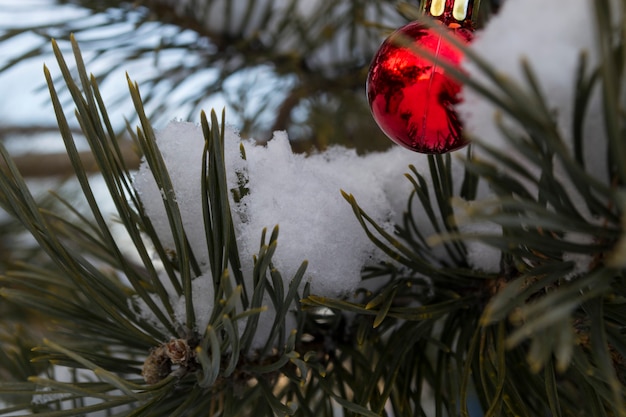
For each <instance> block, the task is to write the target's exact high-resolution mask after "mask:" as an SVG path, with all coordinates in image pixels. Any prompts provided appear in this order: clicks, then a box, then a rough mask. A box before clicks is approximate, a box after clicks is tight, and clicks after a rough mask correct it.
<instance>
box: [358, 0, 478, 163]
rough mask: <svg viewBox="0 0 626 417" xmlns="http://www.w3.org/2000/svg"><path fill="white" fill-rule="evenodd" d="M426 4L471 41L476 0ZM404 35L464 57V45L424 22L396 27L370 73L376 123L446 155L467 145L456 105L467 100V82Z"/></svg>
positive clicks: (399, 139) (406, 142)
mask: <svg viewBox="0 0 626 417" xmlns="http://www.w3.org/2000/svg"><path fill="white" fill-rule="evenodd" d="M425 7H426V9H425V10H426V14H428V15H430V16H432V17H434V18H436V19H437V20H439V21H440V22H442V24H444V25H445V26H447V27H448V28H449V30H450V33H451V34H453V35H454V36H456V37H457V38H458V39H459V40H461V41H462V42H463V43H468V42H470V41H471V39H472V36H473V29H474V28H473V23H472V20H471V15H472V0H428V1H426V6H425ZM400 39H405V40H406V39H408V40H410V41H411V42H412V43H413V45H414V46H415V48H417V49H422V50H426V51H427V52H430V53H431V54H432V55H434V56H436V58H437V60H440V61H446V62H447V63H449V64H452V65H455V66H459V65H460V62H461V59H462V57H463V53H462V52H461V51H460V50H459V49H458V48H456V47H454V46H453V45H452V44H451V43H450V42H449V41H447V40H446V39H444V38H443V37H442V36H441V35H439V34H438V33H437V32H435V31H434V30H432V29H429V28H427V27H425V26H424V25H423V24H421V23H419V22H413V23H409V24H408V25H406V26H403V27H402V28H400V29H398V30H397V31H396V32H394V33H393V34H392V35H391V36H389V38H387V40H385V42H384V43H383V44H382V45H381V47H380V49H379V50H378V52H377V53H376V56H375V57H374V59H373V61H372V65H371V67H370V70H369V73H368V76H367V85H366V89H367V98H368V101H369V105H370V108H371V110H372V114H373V116H374V119H375V120H376V123H378V126H380V128H381V129H382V130H383V132H384V133H385V134H386V135H387V136H389V138H390V139H391V140H393V141H394V142H396V143H397V144H399V145H402V146H404V147H406V148H408V149H411V150H413V151H416V152H421V153H428V154H441V153H445V152H449V151H452V150H455V149H458V148H460V147H462V146H464V145H466V144H467V142H466V141H465V139H464V138H463V136H462V134H461V131H462V126H461V121H460V120H459V117H458V115H457V113H456V111H455V109H454V106H455V105H456V104H458V103H459V102H460V101H461V98H460V91H461V84H460V83H459V82H458V81H456V80H455V79H453V78H452V77H451V76H449V75H448V74H447V73H446V71H445V70H444V69H443V68H441V66H440V65H438V64H437V62H434V63H433V62H432V61H430V60H428V59H426V58H423V57H422V56H420V55H418V54H416V53H415V52H414V50H411V49H409V48H408V47H406V46H400V45H399V40H400Z"/></svg>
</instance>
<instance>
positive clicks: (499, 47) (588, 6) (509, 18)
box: [458, 0, 607, 178]
mask: <svg viewBox="0 0 626 417" xmlns="http://www.w3.org/2000/svg"><path fill="white" fill-rule="evenodd" d="M595 31H596V28H595V14H594V10H593V2H592V1H591V0H551V1H545V0H515V1H507V2H505V3H504V5H503V6H502V8H501V10H500V11H499V13H498V14H497V15H494V16H493V17H492V18H491V20H490V21H489V22H488V24H487V26H486V27H485V28H484V29H483V30H481V31H478V32H477V33H476V37H475V39H474V41H473V42H472V44H471V45H470V49H472V50H474V51H475V52H477V53H478V54H479V55H480V57H481V58H482V59H484V60H485V61H487V62H488V63H489V64H490V65H491V66H492V67H493V68H494V69H495V70H497V72H498V73H499V74H500V75H501V76H502V78H503V79H505V80H509V81H514V82H517V83H519V85H521V86H522V87H523V88H524V89H525V90H527V91H528V90H529V84H528V82H527V80H526V77H525V76H524V74H523V71H522V65H521V64H522V60H525V61H527V62H528V64H529V65H530V67H531V70H532V71H533V74H534V76H535V77H536V79H537V81H538V83H539V86H540V88H541V92H542V95H543V97H544V98H545V99H546V101H547V104H548V106H549V108H550V110H553V111H554V114H555V115H556V122H557V125H558V129H559V131H560V133H561V134H562V137H563V138H564V139H565V141H566V143H567V144H568V145H570V146H571V145H572V125H573V104H574V102H575V100H574V98H575V94H576V76H577V68H578V66H579V62H580V58H581V55H582V54H585V55H586V57H587V69H588V71H590V70H591V69H594V68H596V67H597V65H598V59H599V57H598V51H597V47H596V46H595V45H596V38H595ZM464 67H465V69H466V70H467V72H468V73H469V75H470V76H471V77H472V78H474V79H476V80H479V81H483V82H484V81H486V79H485V76H484V75H483V73H482V71H481V70H480V69H479V68H478V67H477V65H476V64H474V63H473V62H471V61H470V60H466V62H465V65H464ZM488 85H491V87H492V89H493V90H494V91H497V88H493V87H494V85H493V84H492V83H488ZM596 90H597V89H596ZM596 93H598V91H596ZM458 111H459V113H460V115H461V117H462V119H463V121H464V126H465V132H466V133H468V134H470V135H472V136H473V137H475V138H477V139H480V140H483V141H485V142H487V143H489V144H490V145H493V146H495V147H497V148H499V149H504V150H506V149H508V148H510V145H509V144H508V142H507V139H506V138H504V137H503V135H502V134H501V133H500V131H499V128H498V127H497V125H496V115H497V114H499V115H501V111H500V110H499V109H497V108H496V107H495V106H494V105H493V104H492V103H491V102H489V101H487V100H485V99H484V98H483V97H482V96H481V95H480V94H479V93H477V92H475V91H473V90H471V89H469V88H466V89H465V90H464V102H463V103H462V104H461V105H459V106H458ZM504 123H505V124H506V125H507V126H509V127H512V128H514V129H516V130H517V131H520V130H521V128H522V126H520V125H519V124H518V123H517V122H516V121H513V120H512V119H511V118H510V117H508V116H504ZM602 126H603V110H602V105H601V103H600V97H599V94H595V96H594V99H593V101H592V102H591V104H590V106H589V108H588V110H587V115H586V124H585V127H584V134H585V135H586V136H592V137H595V140H593V141H591V140H587V141H585V144H586V146H585V149H584V155H585V158H586V160H587V162H588V164H589V167H590V171H591V172H592V173H593V174H594V175H596V176H598V177H599V178H605V177H606V172H604V171H603V170H605V169H606V163H605V161H606V160H605V158H606V143H607V141H606V136H605V133H604V129H603V127H602Z"/></svg>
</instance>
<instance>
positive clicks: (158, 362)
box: [141, 345, 172, 384]
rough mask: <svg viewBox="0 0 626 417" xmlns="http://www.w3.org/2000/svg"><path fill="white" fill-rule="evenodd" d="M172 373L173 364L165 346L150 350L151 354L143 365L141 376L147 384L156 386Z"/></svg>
mask: <svg viewBox="0 0 626 417" xmlns="http://www.w3.org/2000/svg"><path fill="white" fill-rule="evenodd" d="M171 371H172V362H171V360H170V358H169V356H168V354H167V349H166V347H165V345H161V346H158V347H156V348H154V349H152V350H150V354H149V355H148V357H147V358H146V360H145V362H144V363H143V369H142V371H141V376H143V379H144V380H145V381H146V383H147V384H156V383H157V382H159V381H161V380H162V379H164V378H165V377H167V376H168V375H169V374H170V372H171Z"/></svg>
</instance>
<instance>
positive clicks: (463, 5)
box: [424, 0, 474, 29]
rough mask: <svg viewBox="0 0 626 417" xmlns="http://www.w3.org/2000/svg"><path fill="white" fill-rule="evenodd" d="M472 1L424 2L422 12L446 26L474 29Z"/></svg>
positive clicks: (445, 0)
mask: <svg viewBox="0 0 626 417" xmlns="http://www.w3.org/2000/svg"><path fill="white" fill-rule="evenodd" d="M473 9H474V0H426V4H425V5H424V12H425V13H426V14H427V15H428V16H431V17H434V18H435V19H437V20H440V21H441V22H443V24H445V25H446V26H450V27H463V28H466V29H474V23H473V21H472V13H473Z"/></svg>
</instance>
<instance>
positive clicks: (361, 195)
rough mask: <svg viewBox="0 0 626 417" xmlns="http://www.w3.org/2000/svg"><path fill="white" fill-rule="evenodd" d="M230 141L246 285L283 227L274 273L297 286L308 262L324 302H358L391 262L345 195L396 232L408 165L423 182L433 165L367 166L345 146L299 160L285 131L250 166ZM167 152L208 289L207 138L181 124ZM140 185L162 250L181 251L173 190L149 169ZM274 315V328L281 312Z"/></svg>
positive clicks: (389, 161) (161, 140) (250, 158)
mask: <svg viewBox="0 0 626 417" xmlns="http://www.w3.org/2000/svg"><path fill="white" fill-rule="evenodd" d="M225 142H226V143H225V161H226V166H227V175H228V182H229V188H231V189H233V188H236V187H237V185H238V183H237V178H238V177H237V173H238V172H239V173H245V175H246V176H247V178H248V183H247V185H246V186H247V187H248V188H249V190H250V192H249V194H248V195H246V196H245V197H244V198H243V199H242V200H241V201H240V202H239V203H236V202H235V201H232V196H231V207H232V209H233V211H234V216H233V219H234V221H235V227H236V233H237V236H238V242H237V244H238V247H239V251H240V254H241V259H242V262H243V272H244V276H246V277H248V278H250V277H251V275H252V274H251V271H252V267H253V255H255V254H257V253H258V251H259V244H260V238H261V233H262V230H263V229H264V228H267V230H268V236H269V232H271V230H272V229H273V227H274V226H275V225H279V228H280V229H279V230H280V232H279V237H278V247H277V251H276V254H275V255H274V258H273V262H274V265H275V266H276V267H277V269H278V270H279V271H280V272H281V274H282V276H283V277H284V278H285V279H287V280H290V279H291V278H292V277H293V275H294V274H295V272H296V270H297V269H298V268H299V267H300V264H301V263H302V261H304V260H307V261H308V268H307V273H306V277H305V281H309V282H310V283H311V289H312V292H313V293H314V294H317V295H322V296H333V297H337V296H343V295H348V296H349V295H350V294H351V293H353V292H354V290H355V289H356V288H357V287H358V285H359V283H360V281H361V276H360V271H361V269H362V268H363V267H364V266H365V265H366V264H367V263H368V262H374V261H375V260H376V259H381V260H382V259H385V257H384V255H383V254H382V253H381V252H380V251H378V250H376V248H375V246H374V245H373V244H372V243H371V242H370V240H369V239H368V238H367V236H366V235H365V233H364V231H363V229H362V227H361V225H360V224H359V222H358V221H357V219H356V217H355V215H354V213H353V211H352V208H351V206H350V205H349V204H348V203H347V202H346V201H345V199H344V198H343V197H342V196H341V192H340V190H341V189H344V190H345V191H346V192H348V193H351V194H353V195H354V196H355V197H356V198H357V201H358V202H359V204H360V205H361V207H363V208H364V209H365V210H366V211H367V213H368V214H369V215H370V216H372V217H373V218H374V219H375V220H376V221H377V222H378V223H379V224H382V225H384V226H385V227H386V228H387V229H388V230H389V231H391V230H392V228H393V224H394V222H395V221H398V220H399V216H400V215H401V214H402V211H403V210H405V207H406V201H407V198H408V195H409V192H410V189H411V188H410V187H411V186H410V183H409V181H407V180H406V179H405V178H404V177H403V174H404V173H405V172H407V171H408V169H407V166H408V165H409V164H415V165H417V166H418V167H421V168H420V170H421V171H422V172H423V173H425V171H426V170H427V169H428V168H427V163H426V158H425V156H423V155H416V154H414V153H412V152H407V151H405V150H403V149H400V148H397V147H396V148H393V149H391V150H390V151H388V152H386V153H381V154H371V155H367V156H363V157H361V156H357V154H356V152H355V151H353V150H348V149H345V148H341V147H335V148H331V149H330V150H328V151H326V152H324V153H318V154H313V155H310V156H305V155H301V154H294V153H293V152H292V151H291V147H290V144H289V141H288V138H287V135H286V134H285V133H284V132H276V133H275V135H274V138H273V139H272V140H271V141H269V143H268V144H267V145H266V146H259V145H257V144H255V143H254V142H252V141H243V143H244V147H245V152H246V160H245V161H244V160H242V159H241V157H240V149H239V146H240V143H242V140H241V139H240V138H239V136H238V135H237V133H236V132H235V131H234V130H233V129H232V128H227V130H226V138H225ZM157 145H158V146H159V150H160V152H161V154H162V156H163V159H164V161H165V163H166V165H167V167H168V170H169V176H170V178H171V180H172V184H173V187H174V190H175V198H176V202H177V203H178V205H179V208H180V210H181V216H182V220H183V224H184V227H185V231H186V233H187V235H188V238H189V241H190V243H191V247H192V248H193V250H194V254H195V256H196V258H197V259H198V260H199V262H200V264H201V266H202V268H203V272H204V274H205V275H203V276H202V277H201V279H200V278H198V279H196V280H195V281H194V282H196V283H198V284H199V285H201V286H203V287H207V288H208V287H210V286H207V285H206V281H208V280H209V279H210V272H209V265H208V255H207V249H206V240H205V236H204V228H203V219H202V203H201V199H200V197H201V193H200V175H201V158H202V150H203V147H204V137H203V135H202V129H201V128H200V127H199V126H198V125H196V124H193V123H188V122H179V121H174V122H171V123H170V124H169V125H168V126H167V127H165V128H164V129H163V130H161V131H158V132H157ZM422 168H423V169H422ZM134 186H135V188H136V189H137V190H138V192H139V193H140V196H141V198H142V202H143V204H144V206H145V210H146V213H147V214H148V215H149V217H150V218H151V220H152V222H153V224H154V226H155V228H156V230H157V232H158V233H159V236H160V238H161V241H162V243H163V244H164V245H165V246H166V247H168V248H170V249H173V248H174V243H173V242H174V241H173V238H172V235H171V232H170V226H169V222H168V220H167V216H166V214H165V209H164V206H163V197H164V195H166V194H167V193H169V192H170V190H161V189H159V188H158V187H157V185H156V183H155V181H154V179H153V177H152V174H151V172H150V170H149V168H148V166H147V164H146V163H145V162H144V163H143V164H142V165H141V167H140V169H139V171H138V173H137V174H136V176H135V178H134ZM286 286H287V285H286ZM211 291H212V290H211ZM199 292H202V291H199ZM212 297H213V295H212V292H211V294H205V297H204V300H206V299H207V298H208V299H212ZM177 303H178V304H182V306H180V307H176V309H177V312H180V313H181V317H180V318H181V320H182V312H184V300H179V301H178V302H176V301H175V302H174V304H175V305H177ZM194 304H195V305H196V306H198V305H201V306H202V307H197V308H202V309H203V311H197V316H198V318H199V322H198V327H200V328H201V327H202V326H203V325H204V324H205V323H204V322H203V321H202V317H204V318H206V317H208V314H207V311H208V312H210V308H212V306H211V305H210V304H207V303H206V302H203V303H194ZM266 315H267V317H268V320H266V322H267V323H268V324H269V325H271V322H272V318H273V313H272V312H271V311H270V312H268V313H267V314H266ZM261 324H262V323H261ZM260 333H262V332H260Z"/></svg>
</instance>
